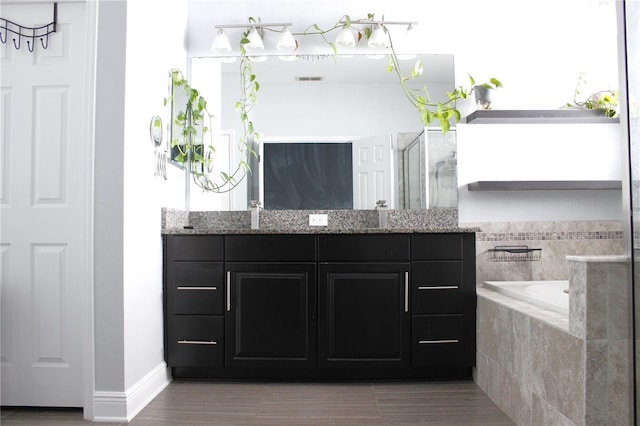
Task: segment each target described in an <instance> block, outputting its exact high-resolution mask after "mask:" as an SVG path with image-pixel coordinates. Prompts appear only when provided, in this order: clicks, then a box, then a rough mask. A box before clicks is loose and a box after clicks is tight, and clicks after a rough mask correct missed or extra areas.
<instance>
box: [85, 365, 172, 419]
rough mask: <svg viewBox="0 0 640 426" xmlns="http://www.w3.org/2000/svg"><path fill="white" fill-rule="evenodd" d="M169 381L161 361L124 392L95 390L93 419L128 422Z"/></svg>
mask: <svg viewBox="0 0 640 426" xmlns="http://www.w3.org/2000/svg"><path fill="white" fill-rule="evenodd" d="M170 382H171V377H170V375H169V370H168V369H167V365H166V364H165V363H164V362H163V363H161V364H160V365H158V366H157V367H156V368H154V369H153V370H151V371H150V372H149V373H148V374H147V375H145V376H144V377H143V378H142V379H140V380H138V381H137V382H136V383H135V384H134V385H133V386H130V387H129V388H128V389H127V390H126V391H124V392H113V391H96V392H94V394H93V406H94V409H93V419H91V420H93V421H95V422H129V421H131V420H132V419H133V418H134V417H135V416H136V415H137V414H138V413H139V412H140V411H142V409H143V408H144V407H146V406H147V404H149V403H150V402H151V401H152V400H153V398H155V397H156V396H157V395H158V394H159V393H160V392H162V390H163V389H164V388H166V387H167V385H169V383H170Z"/></svg>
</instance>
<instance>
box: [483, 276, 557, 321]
mask: <svg viewBox="0 0 640 426" xmlns="http://www.w3.org/2000/svg"><path fill="white" fill-rule="evenodd" d="M484 287H485V288H488V289H491V290H495V291H497V292H499V293H502V294H505V295H507V296H510V297H513V298H515V299H519V300H523V301H525V302H529V303H531V304H533V305H536V306H539V307H541V308H544V309H548V310H551V311H555V312H559V313H561V314H566V315H568V314H569V293H568V292H566V290H568V289H569V281H485V282H484Z"/></svg>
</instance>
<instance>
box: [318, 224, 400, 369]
mask: <svg viewBox="0 0 640 426" xmlns="http://www.w3.org/2000/svg"><path fill="white" fill-rule="evenodd" d="M318 240H319V244H318V247H319V253H318V257H319V274H318V277H319V284H318V285H319V289H320V292H319V303H318V320H319V324H318V336H319V339H318V341H319V351H320V354H319V365H320V366H325V367H340V368H371V367H377V368H383V367H402V366H406V365H408V364H409V358H410V350H409V345H410V341H409V330H410V324H409V322H410V315H409V271H410V269H411V264H410V263H409V236H408V235H358V236H353V235H321V236H319V238H318Z"/></svg>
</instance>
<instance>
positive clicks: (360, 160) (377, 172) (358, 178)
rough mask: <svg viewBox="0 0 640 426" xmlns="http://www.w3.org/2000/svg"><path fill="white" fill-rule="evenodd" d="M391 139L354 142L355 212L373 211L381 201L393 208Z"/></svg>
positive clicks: (374, 138)
mask: <svg viewBox="0 0 640 426" xmlns="http://www.w3.org/2000/svg"><path fill="white" fill-rule="evenodd" d="M391 149H392V148H391V137H390V136H373V137H365V138H361V139H358V140H354V141H353V208H354V209H373V208H375V206H376V202H377V201H378V200H386V201H387V205H388V206H389V207H393V205H392V204H393V199H394V196H393V192H392V188H393V186H392V184H391V183H392V176H393V175H392V170H393V169H392V167H391V162H392V156H391Z"/></svg>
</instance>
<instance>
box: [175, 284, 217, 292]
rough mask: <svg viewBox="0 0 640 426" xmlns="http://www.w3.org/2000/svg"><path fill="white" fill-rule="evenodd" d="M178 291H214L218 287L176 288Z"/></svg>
mask: <svg viewBox="0 0 640 426" xmlns="http://www.w3.org/2000/svg"><path fill="white" fill-rule="evenodd" d="M176 289H178V290H212V291H215V290H217V289H218V287H194V286H181V285H179V286H178V287H176Z"/></svg>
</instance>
